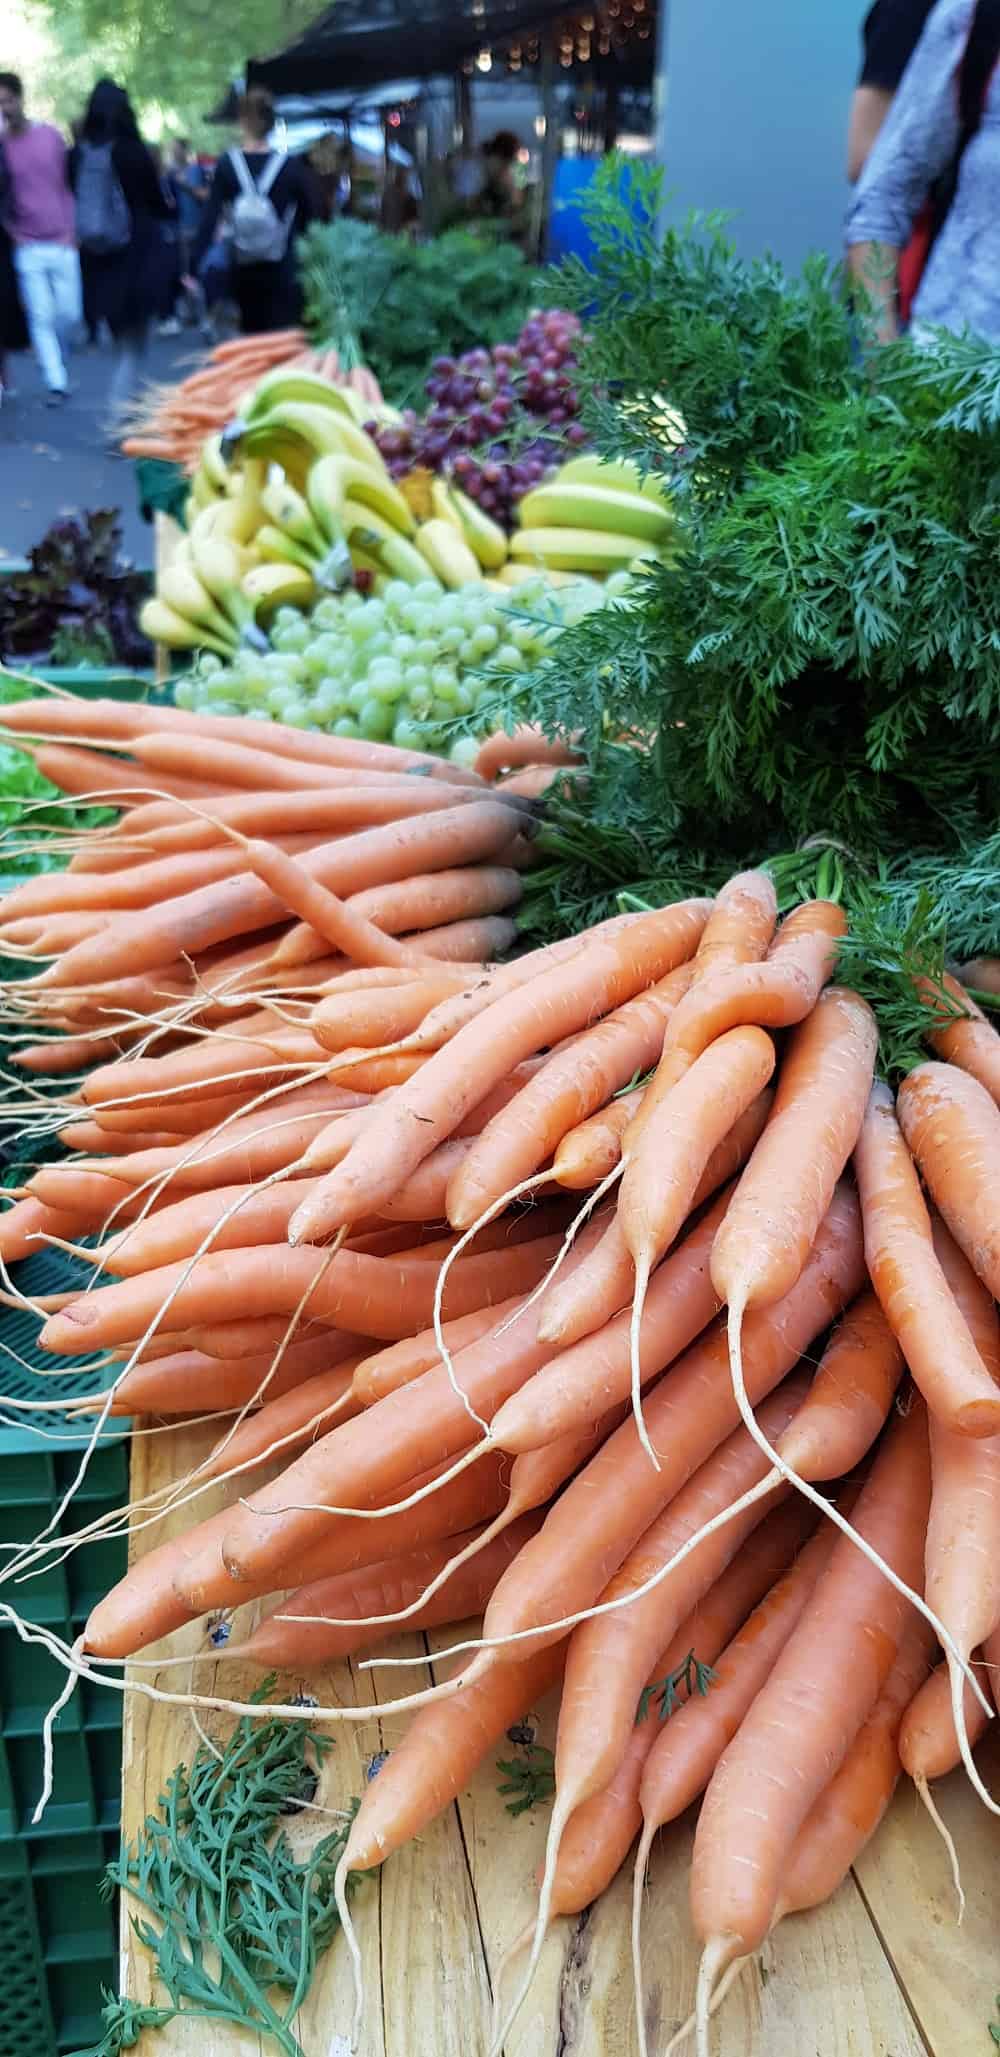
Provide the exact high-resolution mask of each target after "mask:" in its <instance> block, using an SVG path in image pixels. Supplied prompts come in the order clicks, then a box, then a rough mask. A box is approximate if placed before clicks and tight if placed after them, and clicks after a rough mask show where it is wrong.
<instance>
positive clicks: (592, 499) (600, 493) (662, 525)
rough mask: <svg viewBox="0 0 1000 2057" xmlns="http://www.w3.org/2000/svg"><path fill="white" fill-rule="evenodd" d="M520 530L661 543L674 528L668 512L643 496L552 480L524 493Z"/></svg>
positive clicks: (602, 487) (605, 487)
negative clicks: (593, 532) (596, 532)
mask: <svg viewBox="0 0 1000 2057" xmlns="http://www.w3.org/2000/svg"><path fill="white" fill-rule="evenodd" d="M518 515H519V518H520V523H521V527H522V528H523V529H548V528H555V529H558V528H575V529H600V530H602V531H603V532H605V533H607V534H610V535H615V534H617V533H619V532H620V533H621V534H622V535H623V536H631V537H632V539H633V541H636V542H640V543H662V542H665V541H666V538H667V537H668V535H670V533H671V531H672V529H673V527H674V517H673V515H672V514H671V513H670V511H669V509H667V508H665V507H657V506H656V505H655V504H654V502H653V501H652V500H648V499H647V498H646V496H645V494H643V493H631V492H629V493H623V492H620V491H618V489H617V488H616V487H614V486H584V485H581V484H580V483H579V481H578V480H576V479H571V480H570V483H569V484H568V485H567V484H565V482H564V481H562V480H560V479H553V480H552V481H551V482H550V484H549V485H547V486H536V487H535V490H534V492H531V493H526V494H525V496H524V499H523V500H522V501H521V505H520V507H519V508H518Z"/></svg>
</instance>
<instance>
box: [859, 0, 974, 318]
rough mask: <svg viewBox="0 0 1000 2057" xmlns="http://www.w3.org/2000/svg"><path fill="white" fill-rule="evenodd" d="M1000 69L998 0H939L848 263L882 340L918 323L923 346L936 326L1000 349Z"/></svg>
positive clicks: (862, 190)
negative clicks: (967, 332) (995, 342)
mask: <svg viewBox="0 0 1000 2057" xmlns="http://www.w3.org/2000/svg"><path fill="white" fill-rule="evenodd" d="M998 59H1000V0H936V5H935V6H934V7H933V8H932V9H931V12H930V14H929V15H928V18H927V21H926V24H925V26H924V29H923V32H922V34H921V36H920V39H919V42H918V43H917V46H916V49H915V51H914V53H913V56H912V58H911V60H910V62H909V64H908V65H907V67H906V70H905V72H904V73H903V77H902V80H901V82H900V85H899V89H898V91H897V93H896V96H895V98H894V100H893V103H892V106H891V108H890V110H889V113H888V115H887V116H886V119H885V122H884V124H883V127H882V129H881V131H880V133H879V136H878V139H877V141H876V142H875V144H874V147H873V148H872V151H871V154H870V155H869V157H868V159H867V162H866V164H865V166H864V170H863V171H862V174H861V177H860V179H859V181H858V185H857V188H856V191H855V197H854V200H853V203H852V205H851V208H850V211H849V213H848V217H847V229H846V240H847V245H848V252H847V255H848V265H849V268H850V270H851V272H852V274H853V275H854V277H855V278H857V279H858V280H859V281H860V282H861V283H862V284H863V285H864V287H865V288H866V290H867V292H868V294H869V297H870V299H871V301H872V304H873V308H874V312H875V316H876V321H877V332H878V335H879V338H880V339H881V340H883V341H885V340H888V339H889V338H891V337H892V336H895V335H897V334H898V333H899V328H900V323H901V321H905V320H907V319H909V318H910V317H911V316H912V320H913V324H914V329H915V333H916V334H917V336H918V338H919V336H920V332H921V330H922V329H923V328H925V327H931V326H936V327H940V328H946V329H952V330H955V331H961V330H963V329H972V330H974V331H977V332H978V333H979V334H980V335H982V336H986V337H988V338H991V339H993V338H998V339H1000V210H998V208H997V204H996V201H997V192H998V187H1000V73H998V71H997V63H998ZM929 195H930V196H931V204H930V208H929V210H928V211H926V212H924V210H925V203H926V202H927V200H928V196H929ZM922 212H924V222H925V227H924V230H923V234H922V238H921V239H919V240H920V242H921V245H922V246H921V247H919V248H918V247H915V246H914V245H913V244H911V236H912V234H913V231H914V228H915V226H916V224H917V221H918V219H919V218H920V217H921V214H922ZM904 253H905V257H906V264H905V268H904V269H903V270H902V271H901V265H902V259H903V256H904ZM901 289H902V290H901Z"/></svg>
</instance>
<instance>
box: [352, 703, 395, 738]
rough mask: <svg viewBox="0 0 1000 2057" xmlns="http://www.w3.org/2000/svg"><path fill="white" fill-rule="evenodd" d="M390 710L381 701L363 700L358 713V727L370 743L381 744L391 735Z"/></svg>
mask: <svg viewBox="0 0 1000 2057" xmlns="http://www.w3.org/2000/svg"><path fill="white" fill-rule="evenodd" d="M392 719H393V717H392V708H391V707H387V706H386V705H385V702H384V701H382V700H374V699H372V700H365V701H364V703H363V704H362V706H361V708H360V710H359V713H358V727H359V729H360V730H361V733H362V735H363V736H365V737H367V738H368V739H369V741H371V742H382V741H384V740H385V738H386V737H387V736H390V735H391V734H392Z"/></svg>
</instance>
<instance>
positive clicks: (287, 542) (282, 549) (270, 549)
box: [257, 521, 325, 578]
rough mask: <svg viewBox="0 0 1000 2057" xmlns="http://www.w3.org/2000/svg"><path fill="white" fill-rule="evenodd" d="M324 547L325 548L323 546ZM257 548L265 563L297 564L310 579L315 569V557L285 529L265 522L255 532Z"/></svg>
mask: <svg viewBox="0 0 1000 2057" xmlns="http://www.w3.org/2000/svg"><path fill="white" fill-rule="evenodd" d="M324 547H325V546H324ZM257 548H258V550H259V551H260V554H261V556H262V558H263V559H264V560H265V563H270V564H297V565H298V568H299V570H300V571H307V572H308V573H309V576H310V578H311V577H312V576H313V573H314V571H315V568H316V557H315V555H313V554H311V553H310V551H309V550H308V549H307V548H306V546H305V545H304V544H303V543H297V542H296V540H295V538H294V536H290V535H289V533H288V530H287V529H281V528H278V527H277V526H276V525H275V523H273V522H270V521H266V522H265V523H264V526H263V528H260V529H258V531H257Z"/></svg>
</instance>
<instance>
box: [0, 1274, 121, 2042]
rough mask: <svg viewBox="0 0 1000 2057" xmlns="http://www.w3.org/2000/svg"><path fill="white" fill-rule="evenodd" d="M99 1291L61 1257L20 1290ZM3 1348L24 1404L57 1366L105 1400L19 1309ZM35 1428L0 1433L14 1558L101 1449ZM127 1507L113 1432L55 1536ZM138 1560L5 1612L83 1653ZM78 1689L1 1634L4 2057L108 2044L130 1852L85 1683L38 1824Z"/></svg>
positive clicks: (114, 1544)
mask: <svg viewBox="0 0 1000 2057" xmlns="http://www.w3.org/2000/svg"><path fill="white" fill-rule="evenodd" d="M87 1275H88V1271H87V1267H86V1266H84V1265H83V1264H81V1263H80V1262H79V1261H78V1260H73V1259H71V1258H69V1257H67V1256H66V1255H65V1253H64V1252H62V1251H52V1250H40V1251H39V1253H38V1254H37V1256H34V1257H30V1258H28V1259H27V1260H26V1261H25V1262H24V1263H23V1264H19V1265H17V1266H16V1267H15V1268H14V1279H15V1282H16V1284H17V1285H19V1286H20V1288H21V1289H22V1291H24V1292H25V1293H27V1294H29V1295H31V1296H35V1295H40V1294H43V1293H51V1292H62V1291H65V1290H67V1288H68V1287H70V1286H72V1285H75V1284H77V1283H82V1281H83V1280H84V1279H85V1277H86V1276H87ZM2 1334H3V1341H4V1343H5V1344H6V1345H7V1346H8V1348H9V1349H10V1350H11V1351H12V1352H14V1353H16V1355H14V1356H4V1357H3V1360H2V1371H0V1377H2V1378H3V1380H4V1391H5V1392H6V1393H7V1394H8V1395H9V1396H10V1397H11V1398H19V1397H27V1396H28V1395H29V1394H30V1396H31V1397H32V1398H37V1397H39V1392H40V1391H41V1392H42V1393H44V1391H45V1388H44V1387H42V1385H41V1381H40V1380H38V1379H35V1378H33V1377H32V1373H31V1370H30V1369H28V1370H25V1369H23V1368H22V1366H21V1365H20V1364H19V1363H18V1361H17V1359H18V1358H23V1359H24V1361H25V1364H27V1365H28V1366H29V1367H30V1366H33V1365H35V1366H44V1367H45V1369H46V1370H49V1371H50V1370H51V1369H52V1367H53V1366H54V1365H56V1364H57V1363H58V1364H59V1365H60V1376H59V1378H58V1379H54V1380H52V1381H51V1384H50V1390H52V1392H53V1393H54V1394H55V1393H58V1394H59V1395H60V1397H65V1396H66V1395H69V1394H74V1395H75V1394H77V1393H83V1392H92V1391H94V1390H95V1388H97V1387H98V1386H99V1384H100V1382H101V1381H100V1376H99V1374H98V1373H97V1371H96V1370H95V1366H94V1363H93V1360H92V1359H90V1358H86V1357H81V1358H64V1359H61V1360H59V1359H56V1358H53V1357H46V1356H45V1354H44V1353H43V1352H42V1351H40V1350H39V1349H38V1345H37V1334H38V1324H37V1322H36V1321H35V1319H34V1317H33V1316H32V1315H31V1314H29V1313H28V1312H27V1311H25V1310H15V1309H7V1310H6V1311H5V1313H4V1315H3V1331H2ZM0 1412H2V1410H0ZM7 1419H8V1420H10V1419H11V1417H10V1416H9V1415H8V1416H7ZM34 1420H35V1422H36V1423H37V1424H38V1426H39V1427H41V1428H43V1429H45V1431H46V1432H47V1433H46V1437H45V1438H44V1439H43V1437H41V1436H40V1435H38V1433H37V1431H35V1432H33V1431H32V1429H31V1428H28V1427H26V1426H20V1425H17V1426H11V1427H0V1500H2V1505H3V1509H4V1520H3V1525H2V1531H0V1533H2V1539H3V1543H4V1544H5V1545H6V1546H8V1548H15V1549H16V1548H18V1547H19V1546H20V1545H21V1544H23V1543H27V1542H29V1541H30V1540H31V1539H32V1537H34V1536H35V1535H37V1534H38V1533H39V1531H40V1530H41V1529H42V1528H43V1527H45V1526H46V1524H47V1523H48V1522H49V1521H50V1520H51V1519H52V1517H53V1516H54V1515H55V1512H56V1509H57V1508H58V1506H59V1504H60V1502H61V1500H62V1498H63V1496H64V1494H65V1493H66V1492H67V1490H68V1488H69V1486H70V1485H71V1484H72V1482H73V1481H74V1479H75V1477H76V1474H77V1472H78V1469H79V1465H80V1458H81V1454H82V1451H83V1449H84V1447H85V1445H86V1442H87V1439H88V1427H82V1428H81V1427H78V1426H75V1425H74V1426H72V1427H70V1426H68V1425H67V1423H66V1422H65V1420H64V1418H63V1416H62V1415H60V1414H58V1413H51V1414H49V1413H46V1414H43V1415H37V1416H35V1417H34ZM88 1426H89V1425H88ZM127 1499H128V1424H127V1423H121V1422H114V1423H109V1424H108V1425H107V1428H106V1429H105V1432H104V1434H103V1436H102V1439H101V1441H100V1443H99V1444H98V1446H97V1448H96V1450H95V1452H94V1454H93V1456H92V1458H91V1460H90V1463H89V1465H88V1468H87V1472H86V1475H85V1477H84V1480H83V1482H82V1484H81V1486H80V1488H79V1490H78V1492H77V1493H76V1495H75V1496H74V1499H73V1502H72V1505H71V1506H70V1508H69V1509H68V1510H67V1512H66V1513H65V1514H64V1515H62V1516H60V1518H59V1521H58V1522H57V1523H56V1526H55V1529H54V1533H55V1534H57V1535H59V1536H65V1537H69V1536H71V1535H72V1533H73V1532H74V1530H76V1529H78V1528H81V1527H83V1526H84V1525H86V1524H87V1523H89V1522H91V1521H93V1520H94V1519H95V1517H96V1516H98V1515H100V1514H102V1513H104V1512H106V1511H107V1512H111V1511H112V1510H114V1509H117V1508H121V1507H123V1506H124V1505H125V1503H126V1502H127ZM4 1554H5V1555H6V1551H5V1553H4ZM126 1555H127V1542H126V1538H125V1536H124V1535H117V1536H113V1537H109V1538H107V1539H105V1540H102V1541H100V1542H97V1543H90V1544H87V1545H86V1546H85V1547H84V1548H83V1549H81V1550H79V1551H76V1552H74V1554H73V1555H72V1556H70V1557H68V1558H66V1560H65V1561H64V1562H63V1563H57V1562H54V1561H50V1560H46V1563H45V1568H44V1570H43V1571H42V1572H41V1574H40V1575H38V1576H29V1577H27V1578H25V1579H23V1580H21V1581H19V1582H18V1583H16V1584H13V1585H11V1586H9V1587H7V1588H6V1596H7V1597H8V1598H9V1599H10V1601H11V1604H12V1605H13V1606H15V1607H16V1608H17V1611H18V1613H19V1614H20V1615H21V1616H22V1618H23V1619H24V1620H26V1621H34V1622H38V1623H39V1624H41V1625H43V1626H45V1627H47V1628H52V1629H54V1630H55V1631H56V1633H57V1634H58V1635H60V1636H62V1637H64V1638H65V1639H66V1640H67V1641H72V1640H73V1638H74V1637H75V1636H76V1635H77V1634H78V1633H79V1631H80V1629H81V1628H82V1626H83V1624H84V1622H85V1621H86V1619H87V1616H88V1614H89V1613H90V1610H91V1608H92V1607H93V1606H94V1604H95V1602H96V1601H97V1600H98V1599H99V1598H100V1596H101V1595H102V1593H105V1592H107V1590H108V1588H109V1586H111V1585H113V1584H114V1583H115V1581H116V1580H117V1579H119V1578H120V1577H121V1576H122V1573H123V1572H124V1570H125V1563H126ZM64 1678H65V1674H64V1672H63V1671H62V1668H61V1667H60V1666H59V1665H58V1664H57V1663H56V1661H55V1660H54V1659H53V1658H51V1657H50V1656H49V1655H48V1654H47V1652H46V1651H45V1650H44V1649H42V1648H41V1647H40V1646H39V1645H37V1644H23V1643H22V1642H21V1641H20V1640H19V1638H18V1637H17V1636H16V1635H15V1633H14V1631H13V1630H12V1629H8V1630H6V1631H5V1632H3V1633H0V1939H2V1940H0V1966H2V1968H3V1972H4V1974H5V1976H4V1977H3V1991H4V2004H3V2006H0V2057H59V2053H60V2052H63V2051H67V2050H79V2049H81V2048H85V2047H86V2046H87V2045H88V2044H92V2043H94V2042H97V2041H99V2039H100V2034H101V2021H100V2014H101V2005H102V2000H101V1989H102V1987H110V1988H114V1989H116V1990H117V1982H118V1981H117V1946H116V1937H115V1926H114V1908H113V1906H112V1905H110V1904H108V1903H107V1902H105V1901H104V1900H103V1899H102V1898H101V1897H100V1895H99V1892H98V1887H99V1884H100V1881H101V1879H102V1877H103V1874H104V1870H105V1868H106V1866H107V1864H108V1863H109V1862H110V1861H111V1859H112V1858H113V1857H114V1856H115V1855H116V1854H117V1851H118V1845H119V1834H118V1823H119V1819H120V1814H121V1717H122V1702H121V1698H120V1696H119V1695H118V1694H117V1693H112V1692H108V1691H105V1690H104V1689H103V1688H101V1687H98V1686H94V1685H91V1684H90V1683H89V1682H88V1681H86V1680H83V1681H81V1682H80V1684H79V1685H78V1686H77V1689H76V1691H75V1693H74V1694H73V1696H72V1698H71V1699H70V1701H69V1703H68V1705H67V1706H66V1707H64V1708H63V1710H62V1712H61V1714H60V1715H59V1718H58V1720H57V1722H56V1723H55V1727H54V1732H53V1791H52V1798H51V1800H50V1801H49V1804H48V1806H47V1807H46V1810H45V1814H44V1816H43V1818H42V1820H41V1822H40V1823H39V1824H38V1825H37V1827H36V1826H34V1825H33V1824H32V1821H31V1816H32V1813H33V1811H34V1808H35V1804H36V1802H37V1799H38V1796H39V1792H40V1789H41V1779H42V1751H41V1731H42V1723H43V1721H44V1719H45V1715H46V1713H47V1711H48V1709H49V1707H50V1706H51V1705H52V1703H53V1701H54V1700H55V1698H56V1697H57V1695H58V1693H59V1691H60V1688H61V1686H62V1684H63V1683H64Z"/></svg>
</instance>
